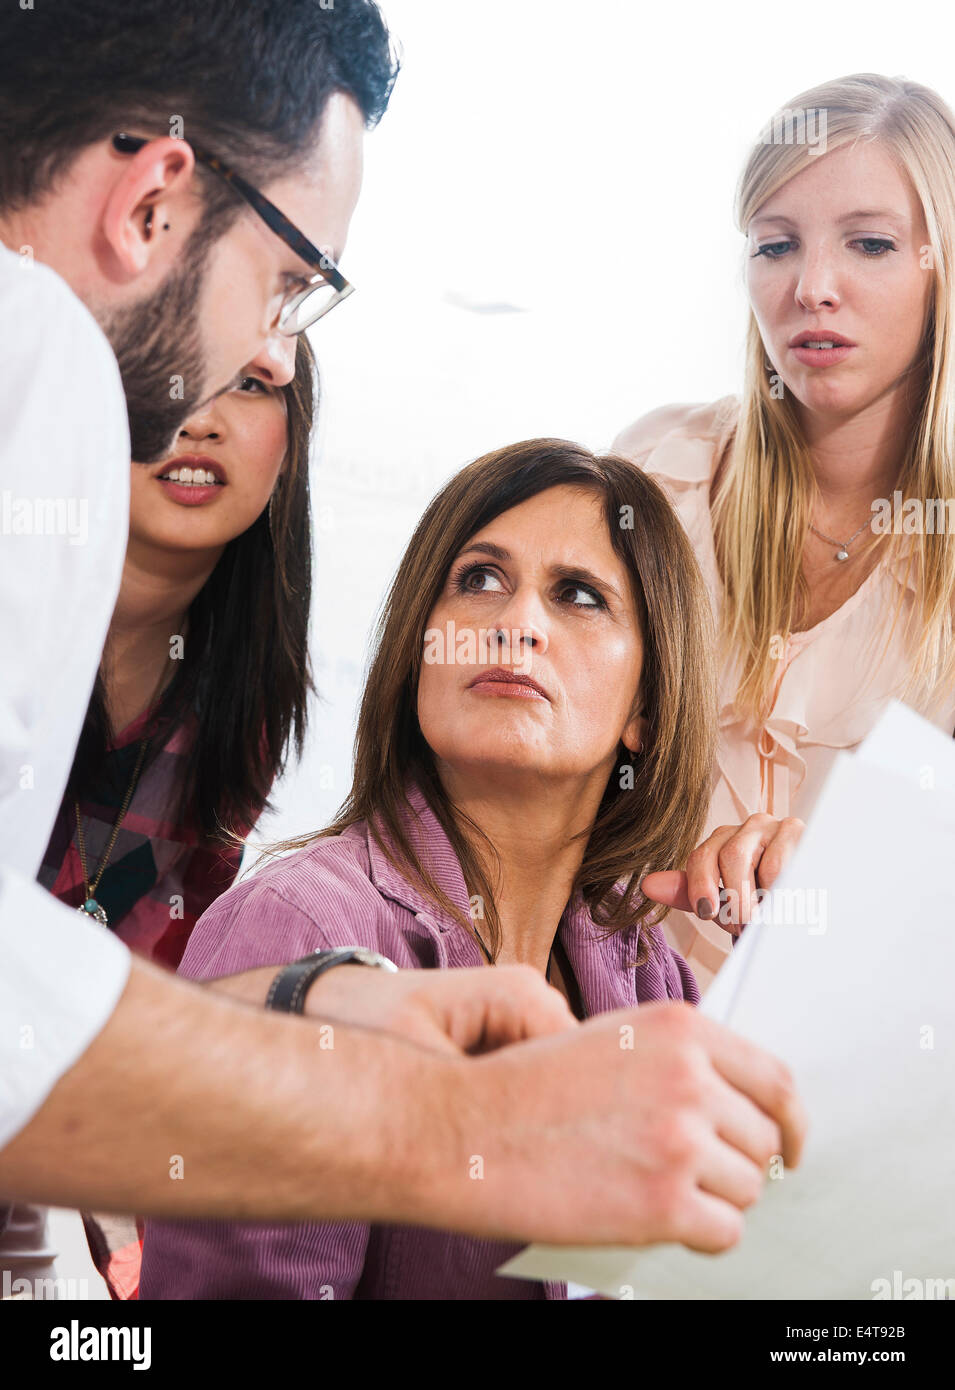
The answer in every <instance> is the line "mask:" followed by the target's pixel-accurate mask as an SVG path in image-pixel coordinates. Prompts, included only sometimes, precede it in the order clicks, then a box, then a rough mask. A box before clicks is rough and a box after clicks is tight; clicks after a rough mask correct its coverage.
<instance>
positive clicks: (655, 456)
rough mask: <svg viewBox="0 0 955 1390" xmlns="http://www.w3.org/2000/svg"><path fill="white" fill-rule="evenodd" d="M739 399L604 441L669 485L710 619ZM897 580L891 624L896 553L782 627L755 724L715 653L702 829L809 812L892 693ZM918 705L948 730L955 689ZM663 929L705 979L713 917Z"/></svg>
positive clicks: (899, 668) (718, 953)
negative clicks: (770, 694)
mask: <svg viewBox="0 0 955 1390" xmlns="http://www.w3.org/2000/svg"><path fill="white" fill-rule="evenodd" d="M738 409H739V402H738V400H737V398H736V397H734V396H725V397H724V398H723V399H722V400H719V401H716V402H714V403H712V404H709V405H697V406H689V405H674V406H664V407H663V408H662V409H660V410H654V411H652V412H651V413H650V414H649V415H645V416H643V417H642V418H641V419H639V420H637V421H636V423H635V424H633V425H630V426H629V427H628V428H627V429H625V430H623V431H622V432H621V433H620V434H619V435H618V436H617V438H616V439H615V440H614V443H613V449H614V452H616V453H620V454H623V455H624V456H626V457H628V458H631V459H632V460H633V462H634V463H636V464H637V465H638V466H639V467H640V468H642V469H643V470H644V471H645V472H646V473H648V474H649V475H650V476H651V477H653V478H654V479H655V480H656V481H657V482H659V483H660V484H661V485H662V486H663V487H664V489H665V490H666V492H667V493H668V495H669V496H670V499H671V500H672V502H673V504H674V506H675V508H676V510H677V512H678V514H679V516H680V520H681V521H682V522H683V525H684V527H685V529H686V532H687V534H688V536H689V538H690V541H691V542H692V544H693V549H694V551H695V552H696V558H697V560H698V562H699V564H700V567H701V569H702V571H703V576H704V578H705V580H706V585H707V588H708V590H709V593H710V599H711V602H712V604H713V610H714V615H715V616H716V618H717V620H718V619H719V616H720V609H721V604H722V586H721V583H720V579H719V572H718V569H717V563H716V552H715V549H714V543H713V528H712V523H711V519H710V485H711V482H712V479H713V475H714V473H715V472H716V468H717V465H718V463H719V460H720V458H721V456H722V453H723V450H724V447H725V445H726V444H727V442H728V441H729V439H730V437H731V435H732V432H733V429H734V428H735V423H736V418H737V414H738ZM900 588H905V590H906V592H905V594H904V597H903V599H902V604H903V607H902V611H901V615H900V619H901V620H900V622H899V624H898V625H897V626H898V629H901V628H902V626H903V621H902V620H904V617H905V615H906V612H907V611H908V609H909V608H910V606H911V604H912V603H914V602H915V592H914V584H913V583H912V582H911V581H907V580H906V579H905V577H904V575H903V573H902V568H901V566H899V565H898V562H896V564H895V565H890V564H889V563H888V562H884V563H882V564H880V565H877V566H876V567H875V569H874V570H873V571H872V573H871V574H870V575H869V576H868V577H867V578H866V579H865V581H864V582H863V583H862V584H861V585H860V587H859V588H858V589H857V590H856V592H855V593H854V594H853V595H852V596H851V597H850V598H848V599H847V600H846V602H845V603H844V604H843V605H842V606H841V608H838V609H837V610H836V611H835V612H834V613H832V614H830V616H829V617H828V618H824V619H823V620H822V621H821V622H819V623H817V624H816V625H815V627H812V628H810V629H809V630H808V631H806V632H794V633H792V634H790V636H789V637H788V639H787V641H786V646H785V650H784V652H783V654H782V656H781V659H780V673H779V679H778V681H777V685H776V694H775V700H774V704H773V707H772V710H771V712H770V714H769V716H768V717H767V718H766V719H765V720H764V721H763V722H762V723H761V724H760V725H756V724H755V723H754V722H753V721H752V720H751V719H750V718H749V717H748V716H744V715H741V714H740V713H739V711H738V710H737V708H736V705H735V703H734V695H735V691H736V689H737V686H738V683H739V674H740V672H739V659H738V657H737V658H733V659H730V658H724V660H723V661H722V662H721V663H720V675H719V725H720V739H719V748H718V753H717V765H716V767H715V769H714V779H713V792H712V798H711V801H710V813H709V817H708V820H707V823H706V828H705V831H704V836H707V835H710V834H711V833H712V832H713V831H714V830H715V829H716V827H717V826H719V825H733V824H736V823H738V822H741V821H744V820H745V819H746V817H747V816H750V815H752V814H753V813H754V812H757V811H763V812H767V813H768V814H769V815H772V816H778V817H780V818H782V817H784V816H798V817H800V819H802V820H806V819H807V818H808V816H809V815H810V814H811V812H812V808H813V805H814V804H815V801H816V798H817V797H818V795H819V793H820V791H821V790H822V785H823V782H824V781H825V779H826V774H827V773H828V771H829V768H830V767H831V765H832V763H833V761H834V759H835V757H836V754H837V753H838V751H839V749H841V748H854V747H856V745H857V744H858V743H860V742H861V741H862V739H863V738H864V737H865V735H866V734H867V733H868V731H869V730H870V729H871V728H872V726H873V724H874V723H875V722H876V720H877V719H878V717H879V715H880V714H881V712H882V710H883V709H884V708H885V706H886V704H887V703H888V701H889V700H890V698H892V697H893V696H894V697H896V698H898V697H899V694H900V690H899V685H900V674H901V673H903V672H904V670H905V662H906V654H905V649H904V646H903V643H902V640H901V636H900V632H899V631H898V630H897V631H896V633H894V634H893V637H892V642H891V643H890V645H889V646H888V648H887V650H886V652H885V656H884V659H882V660H879V659H878V657H879V652H880V650H881V649H882V647H883V646H884V643H885V631H884V628H883V622H884V621H885V620H886V619H887V618H889V617H890V615H891V614H892V613H893V611H894V608H895V605H896V603H897V602H898V600H899V589H900ZM920 713H922V714H924V715H925V717H926V718H929V719H931V720H932V722H933V723H935V724H937V725H938V726H939V728H942V729H944V730H946V731H947V732H948V733H951V732H952V730H953V729H955V693H952V694H950V695H948V696H947V697H945V698H941V697H940V699H939V701H938V703H937V704H936V705H935V706H934V707H933V708H932V709H924V708H923V709H921V710H920ZM665 930H666V934H667V936H668V939H669V940H670V943H671V945H673V946H674V948H675V949H676V950H677V951H679V952H680V954H681V955H682V956H683V957H684V959H685V960H686V961H688V963H689V964H690V966H691V967H692V969H693V972H694V974H695V975H696V977H697V980H698V981H699V984H700V987H701V989H705V988H706V986H707V985H708V984H709V982H710V981H711V980H712V978H713V976H714V975H715V973H716V971H717V970H718V969H719V967H720V965H721V964H722V962H723V960H724V959H725V958H726V956H727V954H728V953H729V951H730V949H731V945H732V940H731V937H730V936H729V934H728V933H727V932H726V931H724V930H723V928H722V927H720V925H719V924H718V923H714V922H704V921H700V920H699V919H697V918H696V917H691V916H689V915H688V914H686V913H682V912H671V913H670V914H669V916H668V918H667V920H666V924H665Z"/></svg>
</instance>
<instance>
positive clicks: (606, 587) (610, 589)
mask: <svg viewBox="0 0 955 1390" xmlns="http://www.w3.org/2000/svg"><path fill="white" fill-rule="evenodd" d="M551 568H552V570H553V572H554V574H556V575H557V577H558V578H559V579H568V580H571V581H572V582H573V583H574V584H589V585H590V586H591V588H593V589H599V591H600V592H601V593H602V594H612V595H613V597H614V598H615V599H617V600H618V602H620V603H623V598H622V596H621V594H620V591H619V590H618V589H617V588H616V586H615V585H613V584H611V582H610V580H609V579H601V577H600V575H599V574H594V572H593V570H588V569H584V568H583V566H581V565H552V566H551Z"/></svg>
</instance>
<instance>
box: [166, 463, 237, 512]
mask: <svg viewBox="0 0 955 1390" xmlns="http://www.w3.org/2000/svg"><path fill="white" fill-rule="evenodd" d="M153 477H154V478H155V479H156V481H157V482H158V484H159V486H160V487H161V488H162V490H163V491H164V492H165V493H166V495H167V497H169V499H170V500H171V501H173V502H178V503H179V504H180V505H181V506H184V507H201V506H202V505H203V503H205V502H211V501H212V499H213V498H214V497H216V496H218V494H219V493H220V492H221V491H222V489H223V488H224V487H226V486H228V484H227V482H226V474H225V469H224V468H223V467H222V464H221V463H217V462H216V460H215V459H211V458H209V457H208V456H207V455H206V454H178V455H177V456H176V457H175V458H173V459H168V460H167V461H166V462H165V463H164V464H163V465H162V466H161V468H160V470H159V472H158V473H154V474H153Z"/></svg>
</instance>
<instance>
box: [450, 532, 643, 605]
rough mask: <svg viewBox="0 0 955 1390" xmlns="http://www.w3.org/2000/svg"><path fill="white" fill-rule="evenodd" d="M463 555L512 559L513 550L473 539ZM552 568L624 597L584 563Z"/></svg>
mask: <svg viewBox="0 0 955 1390" xmlns="http://www.w3.org/2000/svg"><path fill="white" fill-rule="evenodd" d="M462 555H490V557H491V558H492V559H493V560H502V561H505V560H510V559H511V552H510V551H509V550H505V548H504V546H503V545H495V544H494V542H493V541H473V542H472V543H471V545H466V546H465V547H464V549H463V550H462V551H460V552H459V554H458V559H460V558H461V556H462ZM550 570H551V573H552V574H555V575H556V576H557V577H558V578H559V579H570V580H573V581H574V583H577V584H590V585H592V586H593V588H595V589H599V590H600V591H601V593H607V594H612V595H613V597H614V598H615V599H617V600H618V601H619V602H620V603H622V602H623V599H622V597H621V595H620V591H619V590H618V589H617V588H616V587H615V586H614V585H613V584H611V583H610V580H609V579H601V578H600V576H599V575H597V574H594V572H593V570H589V569H586V568H585V567H584V566H582V565H551V566H550Z"/></svg>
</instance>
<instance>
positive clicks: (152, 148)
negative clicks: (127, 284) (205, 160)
mask: <svg viewBox="0 0 955 1390" xmlns="http://www.w3.org/2000/svg"><path fill="white" fill-rule="evenodd" d="M114 158H115V175H114V178H113V181H112V183H111V185H110V187H109V193H108V197H107V199H106V204H105V206H104V208H103V214H102V217H101V219H100V231H101V233H102V236H103V238H104V240H105V241H106V243H107V245H108V247H109V249H110V252H111V253H112V258H113V262H114V268H115V270H116V271H117V272H118V276H119V278H120V279H123V280H134V279H136V278H137V276H139V275H142V274H143V272H144V271H145V270H147V269H148V268H149V266H150V265H151V264H152V263H154V262H155V261H156V259H157V257H158V258H161V259H162V260H163V261H168V262H169V263H170V264H171V263H172V261H173V259H174V258H175V256H176V254H177V252H178V251H179V250H180V249H181V248H182V246H183V244H184V243H185V240H186V238H187V236H188V235H189V234H190V233H191V231H192V229H193V227H194V226H195V224H196V222H197V220H198V217H199V216H200V209H199V206H198V203H197V202H196V201H195V199H194V198H193V199H187V198H186V196H185V195H186V193H187V191H188V190H190V188H191V184H192V175H193V171H194V169H195V167H196V159H195V155H194V154H193V152H192V150H191V149H190V147H189V145H187V144H186V142H185V141H184V140H176V139H174V138H173V137H172V136H171V135H165V136H160V137H159V138H158V139H156V140H150V141H149V142H148V143H147V144H145V145H144V146H143V147H142V149H141V150H137V152H136V153H135V154H134V155H132V156H130V155H123V154H120V153H119V152H118V151H117V152H116V154H115V156H114Z"/></svg>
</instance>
